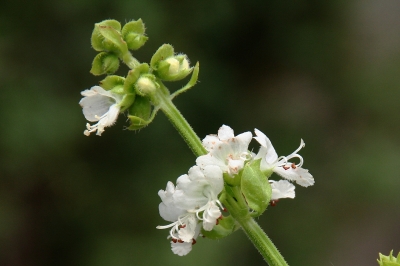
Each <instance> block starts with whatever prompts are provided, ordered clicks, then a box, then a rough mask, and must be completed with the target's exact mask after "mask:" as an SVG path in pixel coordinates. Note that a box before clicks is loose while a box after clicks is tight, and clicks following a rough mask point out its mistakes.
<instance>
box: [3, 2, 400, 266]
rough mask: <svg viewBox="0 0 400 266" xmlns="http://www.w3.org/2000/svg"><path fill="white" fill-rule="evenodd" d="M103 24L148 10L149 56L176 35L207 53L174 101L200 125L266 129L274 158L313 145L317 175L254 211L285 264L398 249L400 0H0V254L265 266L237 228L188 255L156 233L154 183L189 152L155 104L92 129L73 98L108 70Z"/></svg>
mask: <svg viewBox="0 0 400 266" xmlns="http://www.w3.org/2000/svg"><path fill="white" fill-rule="evenodd" d="M108 18H113V19H117V20H119V21H121V22H127V21H129V20H131V19H138V18H142V19H143V20H144V22H145V23H146V26H147V35H148V36H149V37H150V39H149V41H148V42H147V44H146V45H145V46H144V47H143V48H142V49H140V50H139V51H137V52H135V54H134V55H135V56H136V57H137V58H138V59H139V60H140V61H142V62H148V61H149V60H150V58H151V56H152V54H153V53H154V52H155V51H156V49H157V48H158V47H159V46H160V45H161V44H163V43H171V44H173V45H174V47H175V50H176V51H177V52H183V53H186V54H188V56H189V58H190V59H191V61H192V62H193V63H194V62H196V61H199V62H200V63H201V64H200V77H199V79H200V83H198V84H197V85H196V86H195V87H194V88H193V89H192V90H190V91H189V92H187V93H185V94H183V95H181V96H179V97H178V98H177V99H176V101H175V103H176V105H177V106H178V108H179V109H180V110H181V112H182V113H183V114H184V116H185V117H186V118H187V120H188V121H189V122H190V123H191V124H192V126H193V128H194V129H195V131H196V132H197V133H198V134H199V136H201V137H204V136H205V135H206V134H211V133H216V132H217V130H218V128H219V127H220V126H221V125H222V124H227V125H229V126H231V127H232V128H233V129H234V130H235V132H236V133H241V132H244V131H249V130H253V129H254V128H258V129H260V130H262V131H263V132H265V133H266V134H267V135H268V136H269V137H270V139H271V140H272V142H273V144H274V146H275V148H276V150H277V151H278V153H279V154H280V155H287V154H290V153H291V152H292V151H293V150H294V149H296V148H297V147H298V145H299V142H300V138H303V139H304V140H305V142H306V144H307V145H306V148H305V149H303V150H302V151H301V155H303V157H304V158H305V164H304V167H305V168H308V169H310V172H311V173H312V174H313V175H314V177H315V180H316V184H315V186H313V187H309V188H302V187H297V189H296V199H295V200H282V201H280V202H279V204H278V205H277V206H276V207H274V208H269V209H268V211H267V212H266V213H265V214H264V215H263V216H262V217H261V218H259V219H258V221H259V223H260V224H261V226H262V227H263V228H264V229H265V231H266V232H267V233H268V235H269V236H270V237H271V238H272V239H273V241H274V242H275V244H276V245H277V246H278V248H279V249H280V250H281V252H282V254H283V255H284V256H285V258H286V259H287V261H288V262H289V264H290V265H307V266H308V265H335V266H336V265H341V266H343V265H367V266H368V265H377V263H376V259H377V257H378V252H382V253H385V254H388V253H389V251H390V250H392V249H394V252H395V253H396V254H397V252H399V251H400V241H399V240H400V207H399V203H400V174H399V171H398V167H399V165H400V163H399V162H400V137H399V136H400V125H399V118H400V114H399V113H400V102H399V100H400V88H399V86H400V1H398V0H384V1H373V0H366V1H365V0H364V1H361V0H351V1H315V0H296V1H275V0H273V1H261V0H260V1H256V0H248V1H235V0H218V1H211V0H203V1H185V0H174V1H173V0H148V1H145V0H129V1H127V0H116V1H110V0H70V1H50V0H37V1H24V0H12V1H11V0H6V1H3V2H2V5H1V8H0V87H1V90H0V93H1V94H0V95H1V98H0V99H1V104H0V114H1V123H0V136H1V137H0V156H1V160H0V265H2V266H19V265H24V266H39V265H58V266H63V265H78V266H80V265H82V266H83V265H85V266H92V265H93V266H103V265H104V266H106V265H107V266H108V265H114V266H125V265H193V266H196V265H209V266H213V265H218V266H221V265H239V266H240V265H263V260H262V258H261V256H260V255H259V254H258V253H257V251H256V250H255V249H254V248H253V247H252V245H251V244H250V242H249V241H248V240H247V239H246V237H245V235H244V234H243V232H240V231H239V232H236V233H235V234H233V235H231V236H229V237H227V238H224V239H222V240H220V241H212V240H208V239H200V240H199V241H198V243H197V244H196V245H195V246H194V248H193V250H192V252H191V253H190V254H189V255H188V256H186V257H178V256H176V255H173V254H172V252H171V250H170V245H169V241H167V239H166V236H167V231H166V230H156V229H155V227H156V226H157V225H160V224H165V221H163V220H162V219H161V218H160V217H159V214H158V204H159V202H160V200H159V198H158V196H157V192H158V190H159V189H165V185H166V183H167V181H168V180H171V181H175V180H176V178H177V177H178V176H179V175H181V174H184V173H186V172H187V170H188V169H189V167H191V166H192V165H193V164H194V161H195V157H194V156H193V155H192V154H191V152H190V150H189V149H188V148H187V147H186V144H185V143H184V142H183V141H182V140H181V138H180V136H179V135H178V134H177V133H176V132H175V130H174V128H173V127H172V125H170V124H169V122H168V120H167V119H166V118H165V116H164V115H163V114H162V113H159V114H158V115H157V117H156V119H155V121H154V122H153V123H152V124H151V125H150V126H149V127H147V128H145V129H143V130H141V131H140V132H132V131H128V130H123V128H124V126H126V125H127V122H126V117H125V116H120V118H119V120H118V123H117V124H116V125H115V126H113V127H112V128H108V129H107V130H106V131H105V133H104V134H103V136H101V137H97V136H95V135H93V136H90V137H85V136H84V135H83V130H84V129H85V123H86V121H85V119H84V117H83V115H82V112H81V108H80V106H79V105H78V102H79V100H80V98H81V96H80V92H81V91H82V90H84V89H87V88H90V87H91V86H93V85H96V84H97V83H98V81H99V80H100V79H102V77H94V76H92V75H91V74H90V73H89V70H90V67H91V62H92V60H93V57H94V56H95V55H96V52H95V51H94V50H92V49H91V47H90V35H91V31H92V29H93V25H94V23H96V22H100V21H101V20H104V19H108ZM126 71H127V68H124V67H121V69H120V70H119V72H118V73H119V74H121V75H125V74H126ZM180 86H182V84H171V89H172V90H174V89H176V88H179V87H180ZM252 145H253V146H252V148H254V150H255V151H256V150H257V148H256V145H255V143H253V144H252Z"/></svg>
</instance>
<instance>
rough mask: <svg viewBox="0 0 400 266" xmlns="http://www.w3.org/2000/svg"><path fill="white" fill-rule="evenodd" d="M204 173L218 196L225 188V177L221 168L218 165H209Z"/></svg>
mask: <svg viewBox="0 0 400 266" xmlns="http://www.w3.org/2000/svg"><path fill="white" fill-rule="evenodd" d="M203 173H204V177H205V178H206V179H207V181H208V183H209V184H210V186H211V188H212V191H213V193H214V194H215V196H216V197H217V196H218V194H219V193H221V191H222V189H223V188H224V178H223V173H222V170H221V168H220V167H218V166H216V165H208V166H206V167H204V170H203Z"/></svg>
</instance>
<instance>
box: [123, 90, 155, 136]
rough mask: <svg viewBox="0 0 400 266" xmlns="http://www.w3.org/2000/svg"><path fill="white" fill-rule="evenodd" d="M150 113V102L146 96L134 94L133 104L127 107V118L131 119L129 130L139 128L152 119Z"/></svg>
mask: <svg viewBox="0 0 400 266" xmlns="http://www.w3.org/2000/svg"><path fill="white" fill-rule="evenodd" d="M150 115H151V103H150V101H149V99H147V98H146V97H142V96H140V95H136V99H135V102H134V104H133V105H132V106H131V107H130V108H129V115H128V118H129V120H130V121H131V125H130V126H129V127H128V129H129V130H137V129H141V128H143V127H145V126H147V125H148V124H150V123H151V121H153V118H154V116H153V117H150Z"/></svg>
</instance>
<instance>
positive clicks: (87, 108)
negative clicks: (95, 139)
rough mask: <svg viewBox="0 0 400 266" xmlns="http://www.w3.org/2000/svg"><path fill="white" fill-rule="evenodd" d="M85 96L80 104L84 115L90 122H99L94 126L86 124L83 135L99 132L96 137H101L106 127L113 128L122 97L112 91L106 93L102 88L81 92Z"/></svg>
mask: <svg viewBox="0 0 400 266" xmlns="http://www.w3.org/2000/svg"><path fill="white" fill-rule="evenodd" d="M81 94H82V96H84V97H83V98H82V99H81V100H80V102H79V104H80V105H81V106H82V110H83V115H84V116H85V118H86V120H88V121H90V122H97V123H96V124H94V125H90V124H89V123H87V124H86V128H87V129H86V130H85V131H84V133H83V134H85V135H86V136H89V135H90V133H92V132H95V131H97V133H96V135H98V136H101V134H102V133H103V132H104V128H105V127H109V126H112V125H113V124H114V123H115V121H116V120H117V118H118V114H119V112H120V106H119V103H120V102H121V100H122V96H121V95H119V94H116V93H113V92H111V91H106V90H104V89H103V88H102V87H100V86H94V87H92V88H90V90H84V91H82V92H81Z"/></svg>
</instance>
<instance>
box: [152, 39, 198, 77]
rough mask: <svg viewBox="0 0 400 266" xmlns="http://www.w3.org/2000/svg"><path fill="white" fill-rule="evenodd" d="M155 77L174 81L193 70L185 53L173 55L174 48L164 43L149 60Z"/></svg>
mask: <svg viewBox="0 0 400 266" xmlns="http://www.w3.org/2000/svg"><path fill="white" fill-rule="evenodd" d="M150 65H151V67H152V68H153V69H154V73H155V75H156V76H157V77H159V78H160V79H162V80H166V81H176V80H181V79H183V78H185V77H187V76H188V75H189V74H190V73H191V72H192V70H193V68H191V67H190V66H189V59H188V58H187V56H186V55H184V54H180V55H174V48H173V47H172V46H171V45H169V44H164V45H162V46H161V47H160V48H158V50H157V52H156V53H155V54H154V55H153V57H152V58H151V61H150Z"/></svg>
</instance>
